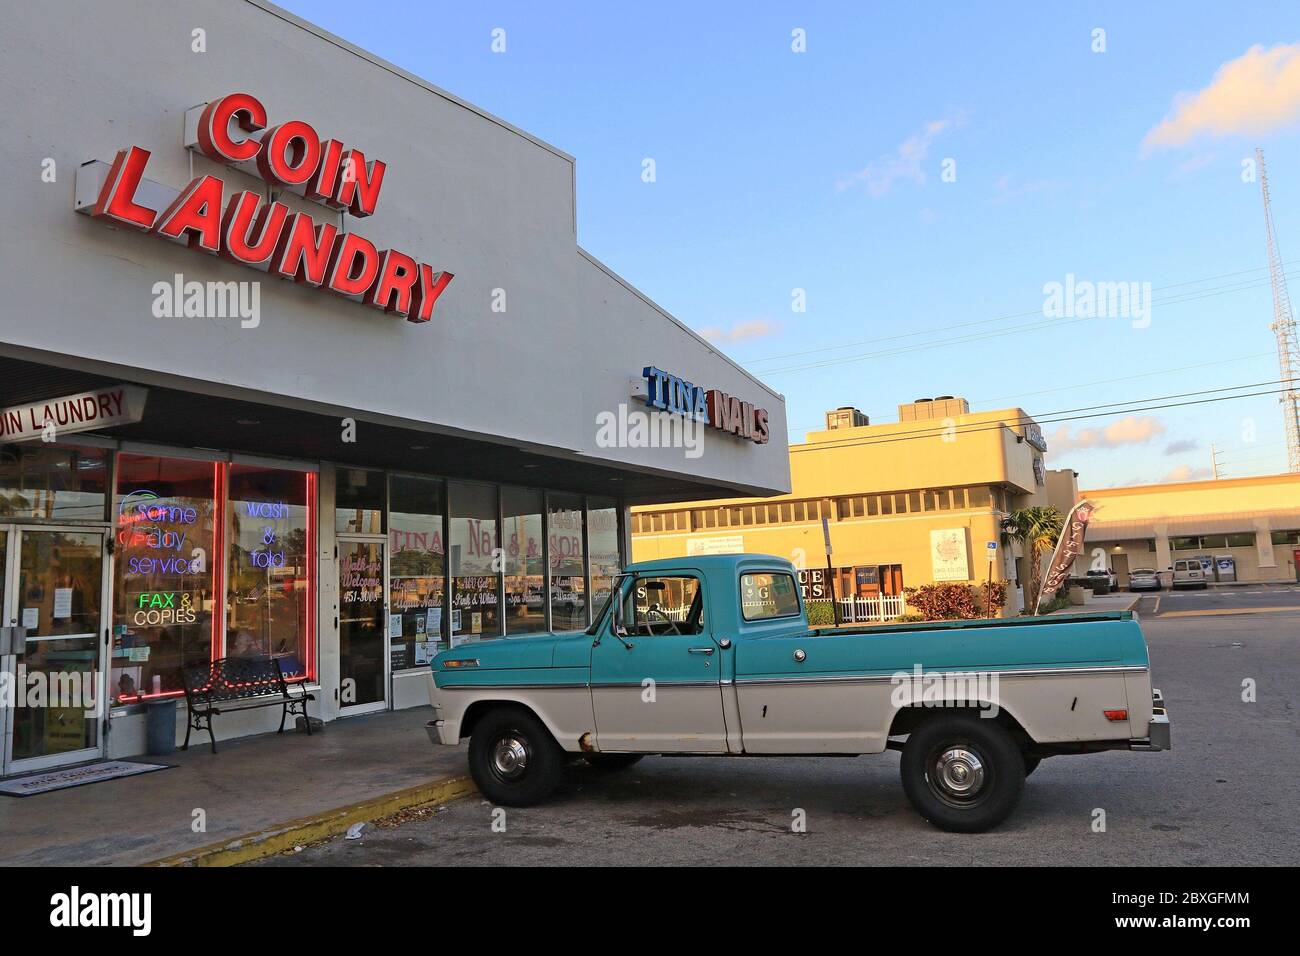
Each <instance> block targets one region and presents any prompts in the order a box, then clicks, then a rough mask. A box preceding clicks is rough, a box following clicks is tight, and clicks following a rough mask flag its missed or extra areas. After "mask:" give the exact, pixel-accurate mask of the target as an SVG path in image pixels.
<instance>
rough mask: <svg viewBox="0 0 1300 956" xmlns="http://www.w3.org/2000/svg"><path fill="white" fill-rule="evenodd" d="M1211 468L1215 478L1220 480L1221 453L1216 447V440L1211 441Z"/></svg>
mask: <svg viewBox="0 0 1300 956" xmlns="http://www.w3.org/2000/svg"><path fill="white" fill-rule="evenodd" d="M1210 470H1211V472H1213V474H1214V480H1215V481H1218V480H1219V453H1218V451H1217V450H1216V449H1215V447H1214V442H1210Z"/></svg>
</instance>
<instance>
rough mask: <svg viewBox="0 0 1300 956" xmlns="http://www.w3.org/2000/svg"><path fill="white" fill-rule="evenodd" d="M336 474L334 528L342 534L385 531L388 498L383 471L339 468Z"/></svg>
mask: <svg viewBox="0 0 1300 956" xmlns="http://www.w3.org/2000/svg"><path fill="white" fill-rule="evenodd" d="M335 474H336V477H335V486H334V530H335V531H338V532H340V533H341V534H383V533H384V509H385V507H387V498H388V495H387V489H386V485H385V478H384V473H383V472H382V471H367V470H366V469H364V468H339V469H338V471H337V472H336V473H335Z"/></svg>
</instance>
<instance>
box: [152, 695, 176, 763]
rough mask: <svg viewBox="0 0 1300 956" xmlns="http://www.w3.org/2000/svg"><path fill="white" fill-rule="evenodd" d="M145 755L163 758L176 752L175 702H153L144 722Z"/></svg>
mask: <svg viewBox="0 0 1300 956" xmlns="http://www.w3.org/2000/svg"><path fill="white" fill-rule="evenodd" d="M144 733H145V744H146V748H147V753H148V754H149V755H150V756H152V757H165V756H166V755H167V754H169V753H174V752H175V751H176V701H174V700H154V701H150V702H149V710H148V712H147V713H146V715H145V722H144Z"/></svg>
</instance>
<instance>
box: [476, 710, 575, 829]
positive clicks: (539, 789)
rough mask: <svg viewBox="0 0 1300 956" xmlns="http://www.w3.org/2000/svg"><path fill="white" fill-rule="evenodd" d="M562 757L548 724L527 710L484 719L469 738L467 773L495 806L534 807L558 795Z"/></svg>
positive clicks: (496, 713)
mask: <svg viewBox="0 0 1300 956" xmlns="http://www.w3.org/2000/svg"><path fill="white" fill-rule="evenodd" d="M563 771H564V753H563V751H561V750H560V746H559V744H557V743H556V742H555V740H554V738H552V737H551V734H550V731H548V730H547V729H546V727H545V725H544V724H543V723H542V722H541V721H540V720H538V719H537V717H535V716H534V715H533V713H532V712H531V711H529V710H528V709H527V708H524V707H499V708H497V709H496V710H493V711H491V712H490V713H488V714H486V715H484V716H483V717H482V718H481V719H480V720H479V722H478V723H477V724H476V725H475V727H474V733H473V734H471V735H470V738H469V774H470V776H471V777H473V778H474V784H475V786H477V787H478V789H479V793H481V794H483V796H484V797H485V798H486V799H487V800H489V801H490V802H492V803H494V804H498V805H500V806H506V807H531V806H533V805H534V804H537V803H541V802H542V801H543V800H545V799H546V798H547V797H549V796H550V795H551V793H552V792H553V791H554V790H555V788H556V786H557V785H558V784H559V782H560V778H561V776H562V774H563Z"/></svg>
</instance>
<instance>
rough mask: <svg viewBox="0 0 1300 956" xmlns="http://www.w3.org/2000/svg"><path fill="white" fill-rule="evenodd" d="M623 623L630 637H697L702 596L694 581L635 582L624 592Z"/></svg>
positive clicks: (673, 577) (681, 578)
mask: <svg viewBox="0 0 1300 956" xmlns="http://www.w3.org/2000/svg"><path fill="white" fill-rule="evenodd" d="M626 601H627V604H626V605H625V607H624V614H623V620H624V621H625V622H626V623H627V627H628V632H629V633H631V634H644V635H649V636H651V637H653V636H656V635H661V634H701V633H703V631H704V592H703V591H702V590H701V589H700V582H699V579H698V578H693V577H690V576H689V575H663V576H660V577H653V578H637V580H636V582H635V586H634V587H633V588H632V589H631V590H629V591H628V595H627V598H626Z"/></svg>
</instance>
